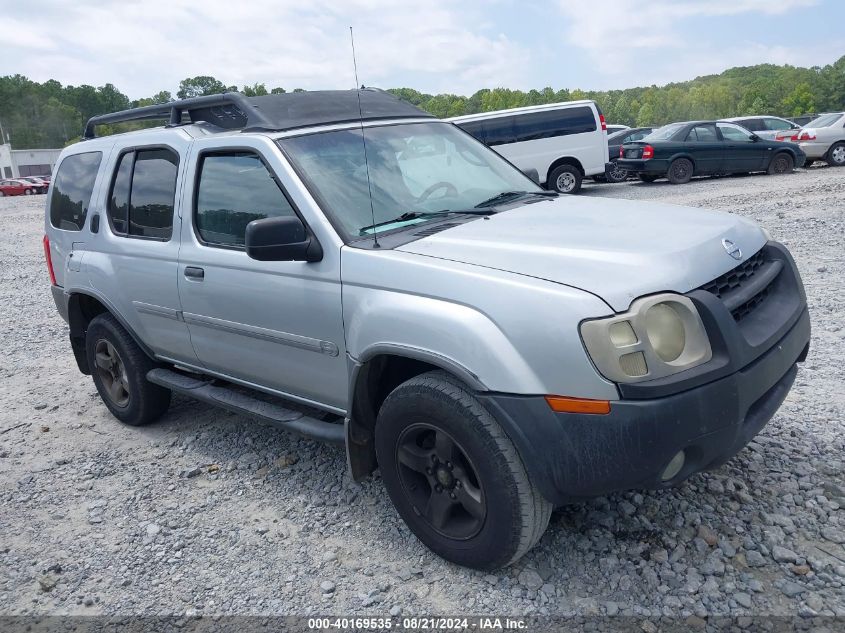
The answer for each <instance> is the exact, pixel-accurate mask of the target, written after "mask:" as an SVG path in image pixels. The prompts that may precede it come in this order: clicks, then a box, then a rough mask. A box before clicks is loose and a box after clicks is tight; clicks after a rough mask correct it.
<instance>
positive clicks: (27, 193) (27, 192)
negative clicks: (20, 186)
mask: <svg viewBox="0 0 845 633" xmlns="http://www.w3.org/2000/svg"><path fill="white" fill-rule="evenodd" d="M24 193H25V194H26V195H28V196H31V195H32V194H33V193H34V192H33V191H32V189H27V190H26V191H24Z"/></svg>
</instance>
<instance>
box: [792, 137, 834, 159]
mask: <svg viewBox="0 0 845 633" xmlns="http://www.w3.org/2000/svg"><path fill="white" fill-rule="evenodd" d="M798 147H800V148H801V151H803V152H804V153H805V154H806V155H807V158H812V159H819V158H824V155H825V154H827V150H828V149H830V143H818V142H814V141H802V142H800V143H798Z"/></svg>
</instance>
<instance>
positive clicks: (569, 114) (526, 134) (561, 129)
mask: <svg viewBox="0 0 845 633" xmlns="http://www.w3.org/2000/svg"><path fill="white" fill-rule="evenodd" d="M597 129H598V126H597V125H596V117H595V115H594V114H593V110H592V108H589V107H587V106H579V107H575V108H561V109H559V110H548V111H545V112H532V113H530V114H522V115H520V116H518V117H515V120H514V136H515V137H516V140H517V141H534V140H537V139H541V138H551V137H555V136H567V135H569V134H583V133H585V132H595V131H596V130H597Z"/></svg>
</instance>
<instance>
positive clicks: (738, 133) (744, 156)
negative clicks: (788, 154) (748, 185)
mask: <svg viewBox="0 0 845 633" xmlns="http://www.w3.org/2000/svg"><path fill="white" fill-rule="evenodd" d="M716 127H717V128H719V133H720V134H721V135H722V142H723V143H724V145H725V162H724V164H723V166H722V170H723V171H725V172H728V173H733V172H749V171H760V170H761V169H763V167H764V166H765V164H766V163H767V160H766V158H767V157H766V154H767V152H770V151H771V146H770V145H769V144H768V143H765V142H761V141H754V140H753V139H752V138H751V134H750V133H749V132H748V131H747V130H745V129H743V128H741V127H740V126H738V125H734V124H733V123H717V124H716Z"/></svg>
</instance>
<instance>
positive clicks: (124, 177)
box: [108, 152, 135, 233]
mask: <svg viewBox="0 0 845 633" xmlns="http://www.w3.org/2000/svg"><path fill="white" fill-rule="evenodd" d="M134 158H135V153H134V152H129V153H128V154H124V155H123V156H122V157H121V159H120V163H119V164H118V166H117V172H116V173H115V176H114V184H113V185H112V191H111V195H110V196H109V208H108V213H109V219H110V220H111V225H112V229H113V230H114V232H115V233H126V230H127V229H126V227H127V226H128V223H129V181H130V180H131V178H132V161H133V160H134Z"/></svg>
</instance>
